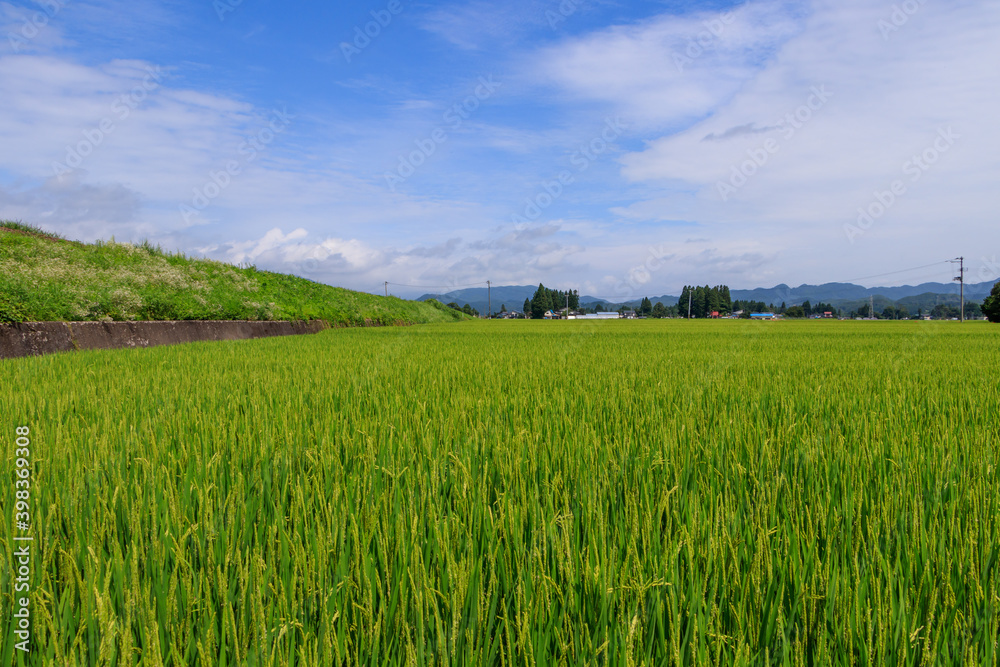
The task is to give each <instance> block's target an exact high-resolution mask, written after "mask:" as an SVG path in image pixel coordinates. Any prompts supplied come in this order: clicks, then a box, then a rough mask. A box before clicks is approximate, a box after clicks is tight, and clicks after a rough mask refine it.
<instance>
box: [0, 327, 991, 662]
mask: <svg viewBox="0 0 1000 667" xmlns="http://www.w3.org/2000/svg"><path fill="white" fill-rule="evenodd" d="M0 378H2V380H3V382H2V384H0V406H2V408H3V409H2V413H0V434H2V436H3V437H2V441H3V443H4V461H5V470H6V471H8V474H7V475H5V477H4V479H5V480H6V481H4V482H3V483H0V508H2V513H3V521H2V522H0V542H2V543H3V548H4V554H5V556H4V558H3V560H2V562H0V664H2V665H21V664H29V660H28V659H27V658H25V657H24V655H23V654H22V653H21V652H19V651H18V650H16V649H15V648H14V640H13V636H14V634H13V633H14V629H15V620H14V619H13V618H12V615H11V610H12V609H15V608H16V607H15V598H17V597H20V595H21V594H15V593H14V585H15V584H14V578H15V571H14V569H13V566H12V562H13V561H12V557H11V554H12V553H13V552H14V550H15V549H16V548H18V546H17V543H16V542H15V541H14V537H15V535H17V534H20V533H18V532H17V531H16V530H15V524H14V519H13V516H14V513H15V487H14V480H15V476H14V470H15V459H16V456H15V437H16V435H15V433H16V432H15V429H16V428H17V427H28V428H29V429H30V439H31V443H32V444H31V447H32V459H31V475H32V477H31V482H32V486H31V499H30V512H31V517H32V520H31V528H30V534H31V535H32V536H33V537H34V541H33V542H32V549H33V559H32V564H31V568H32V574H31V589H30V596H31V597H30V599H31V607H30V610H31V643H32V654H31V658H30V664H46V665H48V664H52V665H116V666H117V665H173V666H178V665H274V666H280V665H358V666H360V665H498V666H500V665H503V666H506V665H622V666H631V665H651V666H654V665H655V666H660V665H977V666H978V665H992V664H997V663H998V662H1000V651H998V646H997V642H998V641H1000V615H998V608H1000V573H998V566H1000V563H998V560H1000V499H998V497H1000V485H998V476H1000V473H998V466H1000V327H997V326H994V325H989V324H986V323H965V324H960V323H957V322H823V321H804V322H775V323H769V322H767V323H765V322H745V321H722V322H718V321H715V322H704V321H694V322H690V321H667V320H655V321H654V320H649V321H612V322H524V321H513V322H479V321H477V322H465V323H454V324H433V325H421V326H414V327H398V328H383V329H346V330H344V329H341V330H330V331H326V332H323V333H321V334H318V335H315V336H307V337H300V338H276V339H266V340H256V341H244V342H234V343H196V344H191V345H184V346H178V347H170V348H154V349H146V350H120V351H108V352H81V353H75V354H69V355H57V356H50V357H44V358H35V359H21V360H8V361H0Z"/></svg>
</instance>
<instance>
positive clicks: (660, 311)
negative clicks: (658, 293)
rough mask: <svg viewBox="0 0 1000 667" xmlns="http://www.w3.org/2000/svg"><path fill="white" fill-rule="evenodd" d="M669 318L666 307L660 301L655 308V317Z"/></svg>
mask: <svg viewBox="0 0 1000 667" xmlns="http://www.w3.org/2000/svg"><path fill="white" fill-rule="evenodd" d="M666 316H667V309H666V307H665V306H664V305H663V304H662V303H661V302H659V301H657V302H656V304H655V305H654V306H653V317H655V318H656V319H662V318H664V317H666Z"/></svg>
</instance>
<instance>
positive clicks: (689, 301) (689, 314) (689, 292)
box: [688, 290, 691, 320]
mask: <svg viewBox="0 0 1000 667" xmlns="http://www.w3.org/2000/svg"><path fill="white" fill-rule="evenodd" d="M688 319H689V320H690V319H691V290H688Z"/></svg>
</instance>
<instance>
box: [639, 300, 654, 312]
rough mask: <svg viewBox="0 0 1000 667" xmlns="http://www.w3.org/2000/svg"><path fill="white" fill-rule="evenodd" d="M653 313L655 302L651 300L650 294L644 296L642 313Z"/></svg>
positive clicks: (641, 306)
mask: <svg viewBox="0 0 1000 667" xmlns="http://www.w3.org/2000/svg"><path fill="white" fill-rule="evenodd" d="M652 313H653V302H652V301H650V300H649V297H648V296H644V297H642V304H640V306H639V314H640V315H651V314H652Z"/></svg>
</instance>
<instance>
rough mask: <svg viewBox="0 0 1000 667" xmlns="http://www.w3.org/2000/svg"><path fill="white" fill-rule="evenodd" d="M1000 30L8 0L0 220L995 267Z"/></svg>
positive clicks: (270, 253) (518, 268)
mask: <svg viewBox="0 0 1000 667" xmlns="http://www.w3.org/2000/svg"><path fill="white" fill-rule="evenodd" d="M997 34H1000V5H998V4H997V3H995V2H993V3H990V2H968V1H963V0H959V1H957V2H950V3H943V2H938V1H937V0H906V1H905V2H889V3H885V4H882V3H880V2H872V1H871V0H867V1H865V2H861V1H855V0H844V1H840V2H833V1H825V0H815V1H812V2H768V1H766V0H761V1H759V2H739V3H732V2H702V3H691V2H624V1H622V2H613V1H602V0H563V1H559V0H513V1H511V2H506V3H491V2H441V3H434V4H428V3H421V2H412V1H408V0H378V1H372V2H352V3H345V4H339V5H336V6H328V5H326V4H320V3H301V4H298V5H295V6H291V7H290V6H289V5H285V4H279V3H277V2H273V1H267V0H242V2H240V1H239V0H216V1H215V2H213V1H211V0H199V1H193V0H191V1H189V0H176V1H168V2H149V1H145V0H139V1H136V2H129V3H124V2H110V1H87V0H79V1H76V0H46V1H45V2H37V3H36V2H13V3H7V2H0V99H3V100H4V102H3V104H2V105H0V217H3V218H12V219H21V220H24V221H25V222H31V223H34V224H38V225H41V226H43V227H47V228H50V229H53V230H56V231H58V232H60V233H62V234H64V235H67V236H70V237H73V238H79V239H83V240H93V239H97V238H105V239H106V238H110V237H112V236H114V237H115V238H116V239H117V240H119V241H121V240H135V241H138V240H141V239H150V240H152V241H154V242H158V243H160V244H162V245H163V246H165V247H169V248H177V249H181V250H184V251H185V252H188V253H190V254H197V255H205V256H208V257H213V258H216V259H221V260H225V261H231V262H246V263H254V264H256V265H257V266H258V267H261V268H268V269H273V270H277V271H281V272H286V273H296V274H299V275H304V276H306V277H309V278H312V279H315V280H319V281H322V282H327V283H331V284H336V285H342V286H345V287H350V288H353V289H358V290H362V291H372V292H375V291H379V290H380V289H381V286H382V284H383V282H384V281H390V282H392V283H395V284H396V286H395V287H394V288H393V292H394V293H396V294H399V295H403V296H415V295H417V294H419V293H422V292H424V291H431V290H429V289H427V288H425V287H424V286H428V287H430V286H435V287H436V288H447V287H448V286H460V285H471V284H476V283H481V282H485V281H486V280H492V281H493V283H494V284H535V283H538V282H544V283H545V284H547V285H550V286H558V287H561V288H570V287H572V288H576V289H580V290H581V291H582V292H585V293H588V294H593V295H600V296H630V297H635V296H642V295H660V294H667V293H674V294H676V293H678V292H679V290H680V287H681V286H682V285H684V284H686V283H698V284H707V283H710V284H717V283H727V284H729V285H731V286H733V287H735V288H750V287H757V286H772V285H775V284H778V283H788V284H799V283H802V282H810V283H819V282H828V281H847V280H856V279H858V278H860V277H867V276H874V275H877V274H881V273H888V272H895V271H896V270H899V269H905V268H908V267H916V266H925V265H928V264H931V263H932V262H937V261H939V260H945V259H949V258H951V257H955V256H957V255H965V256H966V257H968V258H969V267H970V280H973V281H975V282H979V281H985V280H995V279H1000V264H998V261H997V255H998V254H1000V249H998V246H1000V226H998V225H997V221H996V210H997V208H998V206H997V205H998V203H1000V194H998V193H1000V188H998V187H997V185H996V184H997V182H1000V178H998V177H1000V133H998V131H997V129H996V121H995V117H996V113H997V108H998V102H1000V85H998V84H1000V73H998V72H1000V70H998V68H997V63H1000V41H998V40H997V39H996V35H997ZM951 275H952V269H951V268H950V267H949V266H948V265H944V264H942V265H940V268H933V267H932V268H924V269H921V270H919V271H916V272H913V273H905V272H904V273H894V274H893V275H891V276H886V277H884V278H881V279H879V278H875V279H870V280H860V281H859V282H862V283H866V284H902V283H915V282H921V281H924V280H939V281H948V280H949V279H950V277H951ZM402 285H413V286H415V287H412V288H406V287H402ZM416 286H419V287H416ZM434 291H443V290H442V289H436V290H434Z"/></svg>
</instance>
